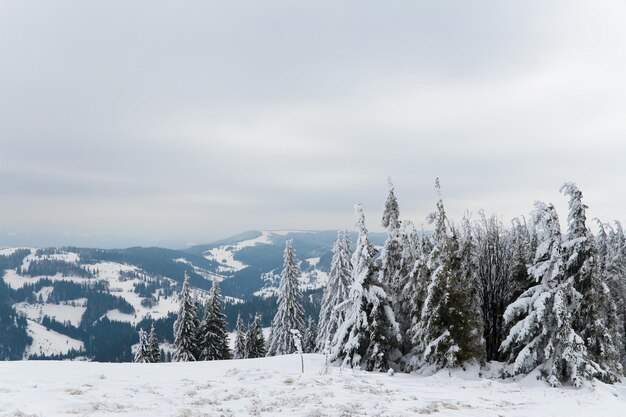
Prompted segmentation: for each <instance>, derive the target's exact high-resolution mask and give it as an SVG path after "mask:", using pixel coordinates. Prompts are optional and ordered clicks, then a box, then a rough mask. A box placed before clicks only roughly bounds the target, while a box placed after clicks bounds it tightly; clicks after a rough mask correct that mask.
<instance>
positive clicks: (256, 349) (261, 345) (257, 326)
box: [245, 315, 267, 358]
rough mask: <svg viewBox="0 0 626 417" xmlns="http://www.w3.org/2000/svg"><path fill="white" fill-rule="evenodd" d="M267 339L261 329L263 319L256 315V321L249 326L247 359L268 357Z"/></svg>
mask: <svg viewBox="0 0 626 417" xmlns="http://www.w3.org/2000/svg"><path fill="white" fill-rule="evenodd" d="M266 354H267V351H266V349H265V339H264V338H263V329H262V328H261V318H260V317H259V316H258V315H256V316H254V321H253V322H252V324H250V325H249V326H248V331H247V332H246V337H245V357H246V358H262V357H264V356H266Z"/></svg>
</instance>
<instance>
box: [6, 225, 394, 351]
mask: <svg viewBox="0 0 626 417" xmlns="http://www.w3.org/2000/svg"><path fill="white" fill-rule="evenodd" d="M335 238H336V232H334V231H250V232H246V233H243V234H240V235H237V236H233V237H231V238H228V239H223V240H220V241H217V242H214V243H211V244H207V245H202V246H195V247H192V248H188V249H185V250H171V249H163V248H141V247H135V248H128V249H115V250H103V249H91V248H72V247H66V248H6V249H0V276H1V277H2V279H1V280H0V304H2V305H4V306H5V309H4V310H0V319H1V318H2V317H4V318H5V319H6V320H9V319H10V318H11V320H13V322H14V323H15V326H14V327H15V328H16V329H17V328H21V331H18V330H15V329H14V330H15V332H16V333H15V334H13V335H12V336H11V341H10V343H14V344H16V345H15V346H9V344H10V343H9V340H8V338H9V336H2V335H0V358H2V359H4V358H13V359H17V358H20V357H22V356H24V355H26V356H30V357H37V356H45V357H50V356H51V355H55V356H59V357H64V356H79V355H83V354H85V355H86V356H88V357H97V358H99V359H101V360H129V359H130V351H129V350H128V349H127V347H125V346H121V345H122V344H127V343H129V342H130V341H132V339H134V338H136V335H135V333H136V327H138V326H143V327H146V326H148V325H150V324H152V323H155V325H156V326H157V331H158V332H159V336H160V338H162V339H163V340H168V339H169V338H170V337H171V324H172V323H173V320H174V313H175V312H176V311H177V310H178V298H177V291H178V289H179V287H180V284H181V283H182V280H183V279H184V276H185V274H188V275H189V276H190V282H191V285H192V287H193V289H194V291H195V293H196V296H197V297H198V298H199V299H200V300H202V299H203V298H204V297H205V296H206V293H207V290H209V289H210V287H211V285H212V282H213V281H219V282H220V286H221V289H222V293H223V295H224V297H225V302H226V307H225V308H226V313H227V315H228V317H229V324H230V325H231V326H233V325H234V320H235V318H236V315H237V313H239V312H241V313H242V315H243V316H244V317H250V316H252V315H253V314H254V313H256V312H259V313H261V314H262V316H263V322H264V324H265V325H267V324H268V323H269V321H270V320H271V318H272V316H273V314H274V311H275V301H274V298H273V297H274V296H275V295H276V291H277V287H278V281H279V277H280V271H281V269H282V257H283V250H284V245H285V241H286V240H287V239H291V240H293V244H294V248H295V250H296V254H297V256H298V258H299V260H300V269H301V271H302V273H301V276H300V278H299V281H300V285H301V288H302V290H303V291H304V292H305V295H306V297H305V300H304V301H305V310H306V311H307V314H311V315H316V314H317V308H318V300H319V296H320V294H321V291H322V288H323V287H324V285H325V283H326V280H327V278H328V271H329V268H330V260H331V256H332V253H331V248H332V244H333V242H334V240H335ZM377 238H378V240H379V241H380V240H382V236H376V235H374V236H373V239H374V241H375V242H376V239H377ZM20 323H22V324H20ZM110 332H115V333H116V337H118V338H119V340H116V337H110V335H108V333H110ZM105 346H106V349H107V351H108V352H110V353H106V352H105V351H104V349H105ZM98 352H100V353H98ZM111 352H112V353H111ZM115 352H117V353H115ZM98 355H99V356H98Z"/></svg>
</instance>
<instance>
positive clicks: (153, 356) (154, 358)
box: [148, 324, 161, 363]
mask: <svg viewBox="0 0 626 417" xmlns="http://www.w3.org/2000/svg"><path fill="white" fill-rule="evenodd" d="M148 345H149V346H150V363H159V362H161V349H160V348H159V339H158V338H157V335H156V331H155V330H154V324H153V325H152V327H151V328H150V335H149V336H148Z"/></svg>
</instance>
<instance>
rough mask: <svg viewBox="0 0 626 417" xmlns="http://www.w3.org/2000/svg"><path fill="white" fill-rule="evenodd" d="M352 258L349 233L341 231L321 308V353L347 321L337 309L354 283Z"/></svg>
mask: <svg viewBox="0 0 626 417" xmlns="http://www.w3.org/2000/svg"><path fill="white" fill-rule="evenodd" d="M351 256H352V249H351V248H350V237H349V236H348V232H346V231H340V232H338V233H337V240H335V243H334V245H333V258H332V262H331V265H330V274H329V275H328V283H327V284H326V288H325V289H324V297H323V298H322V305H321V307H320V316H319V326H318V336H317V350H318V351H320V352H321V351H322V350H323V349H324V345H325V344H326V341H327V340H328V341H332V340H333V337H334V335H335V332H336V331H337V328H338V327H339V325H340V324H341V323H343V321H344V320H345V311H340V310H337V309H336V307H337V306H338V305H339V304H341V303H343V302H344V301H345V300H346V299H347V298H348V294H349V291H350V284H351V282H352V262H351V260H350V258H351Z"/></svg>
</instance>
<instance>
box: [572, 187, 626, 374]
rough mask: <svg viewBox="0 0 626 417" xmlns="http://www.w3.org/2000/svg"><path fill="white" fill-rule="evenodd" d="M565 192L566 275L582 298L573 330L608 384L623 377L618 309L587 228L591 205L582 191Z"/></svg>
mask: <svg viewBox="0 0 626 417" xmlns="http://www.w3.org/2000/svg"><path fill="white" fill-rule="evenodd" d="M561 192H563V193H564V194H565V195H567V196H569V215H568V230H567V237H566V239H565V241H564V242H563V255H564V260H565V276H566V279H571V280H572V282H573V286H574V288H575V289H576V291H577V292H578V293H579V294H580V295H581V297H580V302H579V306H578V308H577V309H576V310H575V311H574V316H573V323H572V327H573V329H574V331H576V333H577V334H579V335H580V336H581V337H582V339H583V341H584V342H585V347H586V348H587V354H588V357H589V360H590V361H592V367H593V369H594V376H595V377H597V378H598V379H601V380H603V381H605V382H616V381H618V380H619V379H620V376H621V374H622V366H621V364H620V363H619V333H618V332H617V321H618V320H617V309H616V307H615V304H614V302H613V300H612V298H611V295H610V290H609V287H608V285H607V283H606V282H605V277H606V274H605V271H604V270H603V267H602V265H601V264H600V263H599V259H600V257H599V256H598V252H597V250H596V248H595V246H594V242H593V237H592V235H591V232H590V231H589V230H588V229H587V225H586V220H587V218H586V214H585V213H586V210H587V206H586V205H584V204H583V202H582V192H581V191H580V190H579V189H578V188H577V187H576V185H575V184H573V183H566V184H564V185H563V186H562V187H561Z"/></svg>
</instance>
